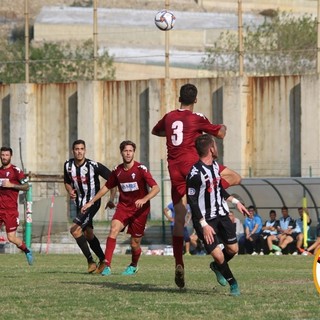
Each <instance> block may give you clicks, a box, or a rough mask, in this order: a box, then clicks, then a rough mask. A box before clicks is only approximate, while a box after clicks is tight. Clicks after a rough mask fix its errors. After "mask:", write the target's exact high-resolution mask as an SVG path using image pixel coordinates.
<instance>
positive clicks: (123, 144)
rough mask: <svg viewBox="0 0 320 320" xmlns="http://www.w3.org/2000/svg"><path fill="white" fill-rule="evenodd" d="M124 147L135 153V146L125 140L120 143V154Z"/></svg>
mask: <svg viewBox="0 0 320 320" xmlns="http://www.w3.org/2000/svg"><path fill="white" fill-rule="evenodd" d="M126 146H132V147H133V151H136V144H135V143H134V142H132V141H130V140H125V141H122V142H121V143H120V152H122V151H123V149H124V148H125V147H126Z"/></svg>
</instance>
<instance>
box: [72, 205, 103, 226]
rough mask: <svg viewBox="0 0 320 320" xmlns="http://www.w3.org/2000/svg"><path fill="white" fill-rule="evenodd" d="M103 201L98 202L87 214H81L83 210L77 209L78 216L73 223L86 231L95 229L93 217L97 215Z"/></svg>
mask: <svg viewBox="0 0 320 320" xmlns="http://www.w3.org/2000/svg"><path fill="white" fill-rule="evenodd" d="M100 203H101V201H100V200H98V201H96V202H95V203H94V204H93V205H92V206H91V207H90V208H89V209H88V210H87V211H86V212H85V213H81V211H80V210H81V208H77V216H76V217H75V218H74V219H73V222H74V223H75V224H77V225H78V226H80V227H81V229H82V230H85V229H86V228H87V227H90V228H92V229H93V221H92V220H93V217H94V216H95V215H96V213H97V212H98V210H99V208H100Z"/></svg>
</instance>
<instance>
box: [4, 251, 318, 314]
mask: <svg viewBox="0 0 320 320" xmlns="http://www.w3.org/2000/svg"><path fill="white" fill-rule="evenodd" d="M0 261H1V268H0V279H1V287H0V288H1V289H0V290H1V291H0V318H1V319H6V320H9V319H15V320H16V319H25V320H27V319H128V320H129V319H135V320H136V319H143V320H146V319H152V320H153V319H181V320H188V319H196V320H198V319H221V320H225V319H232V320H242V319H243V320H248V319H272V320H273V319H274V320H278V319H297V320H298V319H299V320H300V319H319V302H320V300H319V294H318V293H317V291H316V288H315V286H314V284H313V278H312V265H313V257H305V256H262V257H261V256H254V257H252V256H237V257H235V258H234V259H233V260H232V261H231V263H230V265H231V268H232V270H233V272H234V275H235V277H236V278H237V280H238V283H239V285H240V289H241V296H240V297H231V296H229V295H228V293H229V288H228V287H221V286H219V285H218V284H217V282H216V279H215V277H214V274H213V273H212V271H210V269H209V262H210V261H211V259H210V257H209V256H189V257H186V258H185V265H186V289H185V290H179V289H177V288H176V287H175V285H174V281H173V276H174V275H173V265H174V263H173V257H168V256H142V257H141V260H140V264H139V267H140V270H139V272H138V273H137V274H136V275H135V276H122V275H121V272H122V271H123V270H124V268H125V267H126V266H127V265H128V263H129V261H130V256H129V255H115V256H114V259H113V268H112V272H113V274H112V275H111V276H109V277H102V276H101V275H89V274H86V267H87V266H86V261H85V259H84V258H83V256H82V255H54V254H50V255H44V254H43V255H36V262H35V264H34V266H32V267H29V266H28V265H27V263H26V261H25V257H24V255H23V254H1V255H0Z"/></svg>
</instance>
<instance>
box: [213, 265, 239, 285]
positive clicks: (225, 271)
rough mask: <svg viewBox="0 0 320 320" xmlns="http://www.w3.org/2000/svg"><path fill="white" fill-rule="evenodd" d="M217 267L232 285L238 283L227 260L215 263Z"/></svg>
mask: <svg viewBox="0 0 320 320" xmlns="http://www.w3.org/2000/svg"><path fill="white" fill-rule="evenodd" d="M215 265H216V267H217V269H218V270H219V271H220V273H221V274H222V275H223V276H224V278H225V279H226V280H227V281H228V283H229V284H230V285H232V284H234V283H236V282H237V281H236V279H235V278H234V276H233V274H232V272H231V270H230V268H229V265H228V263H227V262H226V261H224V262H223V263H222V264H217V263H215Z"/></svg>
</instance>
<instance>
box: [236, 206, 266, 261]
mask: <svg viewBox="0 0 320 320" xmlns="http://www.w3.org/2000/svg"><path fill="white" fill-rule="evenodd" d="M248 211H249V216H248V217H246V218H245V220H244V232H245V233H244V236H242V237H241V238H240V240H239V247H240V246H244V248H245V251H246V253H249V254H252V255H257V254H259V252H260V249H261V248H260V234H261V230H262V219H261V217H260V216H259V215H258V213H256V212H255V207H254V206H249V207H248Z"/></svg>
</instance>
